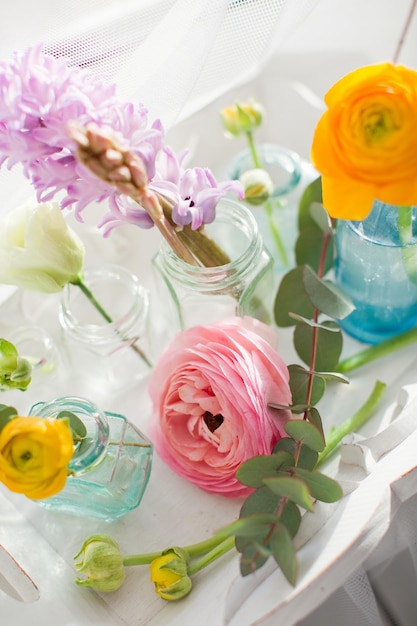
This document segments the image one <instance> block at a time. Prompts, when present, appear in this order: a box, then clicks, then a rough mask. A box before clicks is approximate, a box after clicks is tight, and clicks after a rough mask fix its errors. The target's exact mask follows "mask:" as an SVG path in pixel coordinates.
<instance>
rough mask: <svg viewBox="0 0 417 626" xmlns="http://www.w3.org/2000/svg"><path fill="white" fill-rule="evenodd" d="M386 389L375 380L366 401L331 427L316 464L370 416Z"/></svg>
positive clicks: (333, 450) (321, 461)
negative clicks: (345, 418)
mask: <svg viewBox="0 0 417 626" xmlns="http://www.w3.org/2000/svg"><path fill="white" fill-rule="evenodd" d="M385 389H386V384H385V383H382V382H381V381H379V380H377V381H376V383H375V385H374V388H373V390H372V392H371V395H370V396H369V398H368V399H367V400H366V402H365V403H364V404H363V405H362V406H361V407H360V409H359V410H358V411H356V413H354V414H353V415H352V416H351V417H350V418H349V419H347V420H345V421H344V422H343V423H342V424H340V426H336V427H335V428H332V429H331V430H330V432H329V434H328V435H327V437H326V440H327V443H326V447H325V448H324V450H323V451H322V452H321V453H320V454H319V458H318V461H317V465H316V467H317V466H319V465H320V464H321V463H323V461H324V459H326V458H327V457H328V456H330V455H331V454H332V453H333V452H335V450H336V447H337V446H338V445H339V443H340V442H341V441H342V439H343V438H344V437H346V435H348V434H349V433H351V432H356V431H358V430H359V429H360V428H361V427H362V426H363V425H364V424H365V423H366V422H367V421H368V419H369V418H370V417H371V416H372V414H373V412H374V411H375V409H376V407H377V406H378V403H379V401H380V400H381V397H382V394H383V393H384V391H385Z"/></svg>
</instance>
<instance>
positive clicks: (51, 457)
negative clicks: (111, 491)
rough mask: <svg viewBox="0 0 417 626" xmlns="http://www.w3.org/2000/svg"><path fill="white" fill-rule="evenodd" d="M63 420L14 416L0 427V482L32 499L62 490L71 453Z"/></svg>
mask: <svg viewBox="0 0 417 626" xmlns="http://www.w3.org/2000/svg"><path fill="white" fill-rule="evenodd" d="M73 450H74V448H73V438H72V434H71V430H70V428H69V426H68V424H67V422H66V421H64V420H52V419H51V420H47V419H43V418H41V417H15V418H13V419H12V420H10V422H8V423H7V424H6V425H5V426H4V427H3V429H2V430H1V431H0V482H2V483H4V484H5V485H6V487H8V488H9V489H10V491H15V492H17V493H23V494H24V495H25V496H27V497H29V498H33V499H40V498H48V497H50V496H53V495H54V494H56V493H58V492H59V491H61V489H62V488H63V487H64V485H65V481H66V479H67V476H68V464H69V462H70V460H71V458H72V455H73Z"/></svg>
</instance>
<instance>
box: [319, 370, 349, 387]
mask: <svg viewBox="0 0 417 626" xmlns="http://www.w3.org/2000/svg"><path fill="white" fill-rule="evenodd" d="M315 376H320V378H322V379H323V380H336V381H337V382H338V383H344V384H345V385H348V384H349V383H350V380H349V378H348V377H347V376H345V375H344V374H341V373H340V372H315Z"/></svg>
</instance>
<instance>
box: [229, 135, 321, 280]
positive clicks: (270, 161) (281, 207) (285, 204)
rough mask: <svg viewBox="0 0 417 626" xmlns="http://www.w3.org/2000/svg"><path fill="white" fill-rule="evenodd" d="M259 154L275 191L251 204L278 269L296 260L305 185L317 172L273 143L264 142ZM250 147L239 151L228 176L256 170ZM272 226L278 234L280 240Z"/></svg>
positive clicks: (235, 176) (315, 176)
mask: <svg viewBox="0 0 417 626" xmlns="http://www.w3.org/2000/svg"><path fill="white" fill-rule="evenodd" d="M257 153H258V157H259V160H260V162H261V165H262V167H263V169H265V170H266V171H267V172H268V174H269V175H270V177H271V180H272V182H273V185H274V190H273V192H272V194H271V196H270V197H269V199H268V200H267V201H266V202H264V203H263V204H260V205H258V206H253V205H248V206H250V210H251V211H252V213H253V215H254V217H255V219H256V221H257V223H258V227H259V230H260V232H261V235H262V237H263V239H264V241H265V244H266V246H267V247H268V249H269V250H270V251H271V254H272V256H273V258H274V261H275V269H276V270H277V271H279V272H282V271H284V270H287V269H288V268H290V267H292V266H293V265H294V263H295V253H294V247H295V242H296V239H297V237H298V205H299V202H300V199H301V196H302V193H303V192H304V189H305V187H306V186H307V185H308V184H309V183H310V182H312V181H313V180H314V179H315V178H317V176H318V173H317V172H316V170H315V169H314V168H313V166H312V165H311V164H310V163H307V162H305V161H303V160H302V159H301V158H300V156H299V155H298V154H297V153H296V152H294V151H292V150H288V149H287V148H283V147H282V146H278V145H274V144H261V145H259V146H258V147H257ZM254 167H255V166H254V162H253V157H252V153H251V151H250V150H249V149H247V150H243V151H242V152H240V153H239V154H238V155H237V156H236V158H235V159H234V161H233V162H232V165H231V167H230V171H229V175H230V177H231V178H232V179H235V180H238V179H239V178H240V176H241V175H242V174H243V173H244V172H246V171H247V170H251V169H254ZM273 229H276V230H277V231H278V233H279V239H280V240H281V243H280V244H278V243H277V238H276V236H274V233H273Z"/></svg>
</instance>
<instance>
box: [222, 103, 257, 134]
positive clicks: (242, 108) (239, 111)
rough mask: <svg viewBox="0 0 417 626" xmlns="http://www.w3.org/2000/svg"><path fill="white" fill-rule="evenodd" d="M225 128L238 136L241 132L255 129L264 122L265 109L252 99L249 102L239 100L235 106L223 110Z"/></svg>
mask: <svg viewBox="0 0 417 626" xmlns="http://www.w3.org/2000/svg"><path fill="white" fill-rule="evenodd" d="M220 116H221V118H222V122H223V126H224V128H225V130H226V131H227V132H228V133H230V134H231V135H233V136H234V137H237V136H238V135H240V134H241V133H247V132H251V131H253V130H254V129H255V128H257V127H258V126H260V125H261V124H262V120H263V117H264V109H263V107H262V106H261V104H259V102H256V100H253V99H250V100H249V101H248V102H237V103H236V104H235V105H234V106H230V107H225V108H224V109H222V110H221V112H220Z"/></svg>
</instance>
